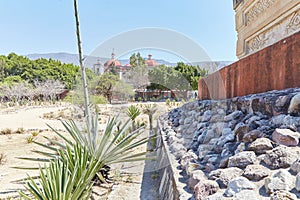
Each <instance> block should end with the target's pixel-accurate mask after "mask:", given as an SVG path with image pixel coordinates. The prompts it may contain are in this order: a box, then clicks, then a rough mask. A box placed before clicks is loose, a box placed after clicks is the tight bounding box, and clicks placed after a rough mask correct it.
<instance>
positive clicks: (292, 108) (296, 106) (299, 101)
mask: <svg viewBox="0 0 300 200" xmlns="http://www.w3.org/2000/svg"><path fill="white" fill-rule="evenodd" d="M288 113H289V114H292V115H296V114H299V113H300V93H299V94H296V95H295V96H293V98H292V99H291V102H290V105H289V108H288Z"/></svg>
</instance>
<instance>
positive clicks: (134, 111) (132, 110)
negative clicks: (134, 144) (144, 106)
mask: <svg viewBox="0 0 300 200" xmlns="http://www.w3.org/2000/svg"><path fill="white" fill-rule="evenodd" d="M126 114H127V116H128V117H129V118H130V119H131V123H132V125H131V130H132V131H134V130H135V129H136V126H135V123H136V122H135V119H136V118H137V117H138V116H139V115H140V114H141V110H140V109H139V108H138V107H137V106H134V105H130V106H129V107H128V109H127V111H126Z"/></svg>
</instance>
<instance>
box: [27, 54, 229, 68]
mask: <svg viewBox="0 0 300 200" xmlns="http://www.w3.org/2000/svg"><path fill="white" fill-rule="evenodd" d="M25 56H26V57H28V58H29V59H31V60H36V59H39V58H45V59H50V58H51V59H53V60H59V61H61V62H62V63H70V64H74V65H77V66H78V65H79V62H78V55H77V54H70V53H45V54H28V55H25ZM84 58H85V59H84V65H85V66H86V67H89V68H92V66H93V65H94V64H95V63H97V62H98V60H99V61H100V62H101V63H103V64H104V63H105V62H106V61H107V60H109V59H110V58H103V57H100V58H99V57H91V56H84ZM155 60H156V62H157V63H158V64H165V65H167V66H176V64H177V63H172V62H168V61H165V60H163V59H155ZM119 61H120V62H121V63H122V64H123V65H126V64H128V63H129V59H120V60H119ZM231 63H232V62H231V61H213V62H193V63H190V64H192V65H199V66H200V67H201V68H207V69H211V70H210V71H215V70H216V69H220V68H222V67H224V66H227V65H229V64H231Z"/></svg>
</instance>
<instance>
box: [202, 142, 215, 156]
mask: <svg viewBox="0 0 300 200" xmlns="http://www.w3.org/2000/svg"><path fill="white" fill-rule="evenodd" d="M213 148H214V145H210V144H202V145H199V147H198V157H199V159H203V158H204V157H205V156H206V155H207V154H208V153H210V151H211V150H212V149H213Z"/></svg>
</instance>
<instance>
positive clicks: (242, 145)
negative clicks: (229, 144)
mask: <svg viewBox="0 0 300 200" xmlns="http://www.w3.org/2000/svg"><path fill="white" fill-rule="evenodd" d="M237 144H238V143H237ZM245 150H246V145H245V143H244V142H241V143H239V144H238V146H237V147H236V149H235V150H234V154H235V155H236V154H238V153H241V152H243V151H245Z"/></svg>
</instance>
